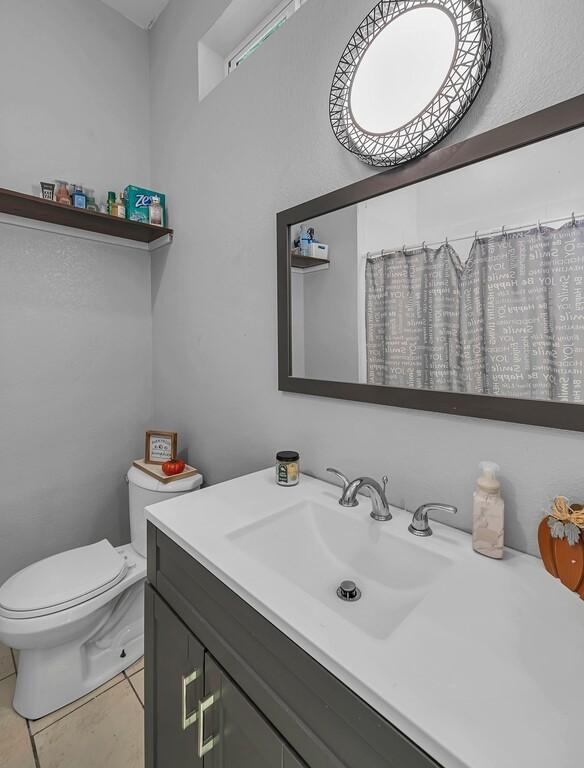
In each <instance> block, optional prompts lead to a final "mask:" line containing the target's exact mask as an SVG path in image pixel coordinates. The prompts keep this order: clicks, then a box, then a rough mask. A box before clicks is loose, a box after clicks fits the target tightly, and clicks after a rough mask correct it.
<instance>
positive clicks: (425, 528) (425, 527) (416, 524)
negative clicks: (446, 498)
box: [408, 502, 458, 536]
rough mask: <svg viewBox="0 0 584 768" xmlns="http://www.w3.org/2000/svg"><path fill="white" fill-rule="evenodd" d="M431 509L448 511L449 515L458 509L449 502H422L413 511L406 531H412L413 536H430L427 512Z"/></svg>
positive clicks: (430, 530)
mask: <svg viewBox="0 0 584 768" xmlns="http://www.w3.org/2000/svg"><path fill="white" fill-rule="evenodd" d="M432 510H433V511H435V512H449V513H450V514H451V515H455V514H456V513H457V512H458V509H457V508H456V507H453V506H452V505H451V504H437V503H436V502H432V503H430V504H422V506H421V507H418V508H417V509H416V511H415V512H414V516H413V518H412V522H411V524H410V526H409V528H408V531H409V532H410V533H413V534H414V536H431V535H432V529H431V528H430V525H429V523H428V512H430V511H432Z"/></svg>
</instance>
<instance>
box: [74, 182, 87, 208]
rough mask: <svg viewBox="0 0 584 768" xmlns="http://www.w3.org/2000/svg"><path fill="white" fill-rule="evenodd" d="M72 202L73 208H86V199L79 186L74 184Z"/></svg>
mask: <svg viewBox="0 0 584 768" xmlns="http://www.w3.org/2000/svg"><path fill="white" fill-rule="evenodd" d="M72 201H73V208H83V209H85V208H87V197H86V195H85V192H84V191H83V187H82V186H81V185H80V184H75V185H74V186H73V195H72Z"/></svg>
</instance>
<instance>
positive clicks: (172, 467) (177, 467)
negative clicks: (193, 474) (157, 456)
mask: <svg viewBox="0 0 584 768" xmlns="http://www.w3.org/2000/svg"><path fill="white" fill-rule="evenodd" d="M185 466H186V464H185V463H184V461H181V460H180V459H171V460H170V461H165V462H164V464H163V465H162V471H163V472H164V474H165V475H167V476H168V477H171V476H172V475H180V473H181V472H184V469H185Z"/></svg>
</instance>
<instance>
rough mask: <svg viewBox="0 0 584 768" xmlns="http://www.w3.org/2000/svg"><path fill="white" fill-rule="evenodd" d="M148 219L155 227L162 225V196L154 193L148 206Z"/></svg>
mask: <svg viewBox="0 0 584 768" xmlns="http://www.w3.org/2000/svg"><path fill="white" fill-rule="evenodd" d="M148 221H149V222H150V224H153V225H154V226H155V227H161V226H162V206H161V205H160V198H159V197H157V196H156V195H154V197H153V198H152V202H151V203H150V206H149V207H148Z"/></svg>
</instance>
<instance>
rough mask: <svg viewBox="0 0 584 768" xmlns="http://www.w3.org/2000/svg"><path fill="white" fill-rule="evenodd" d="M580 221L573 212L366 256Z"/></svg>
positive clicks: (583, 217) (375, 256) (371, 256)
mask: <svg viewBox="0 0 584 768" xmlns="http://www.w3.org/2000/svg"><path fill="white" fill-rule="evenodd" d="M578 219H584V214H581V215H578V216H576V214H575V213H574V212H572V213H571V214H570V215H569V216H562V218H561V219H548V220H547V221H537V222H536V223H535V224H524V225H523V226H521V227H511V228H509V229H508V228H507V227H504V226H503V227H499V228H498V229H492V230H490V231H488V232H483V233H482V234H481V235H479V231H478V230H477V231H476V232H475V233H474V235H467V236H466V237H455V238H454V239H453V240H449V239H448V238H447V237H445V238H444V240H434V242H430V243H427V242H426V241H425V240H424V241H423V242H422V243H420V244H419V245H410V246H407V247H406V245H405V243H404V245H402V247H401V248H399V247H398V248H382V249H381V250H380V251H372V252H369V253H367V254H366V255H365V257H366V258H367V259H370V260H373V259H380V258H381V257H382V256H385V255H386V254H388V253H396V252H403V253H406V252H407V251H417V250H420V249H422V250H423V249H425V248H428V247H429V246H431V245H450V243H459V242H461V241H463V240H470V239H471V238H473V240H474V241H475V242H476V241H477V240H479V239H481V238H483V237H489V236H490V235H497V234H501V235H508V234H510V233H514V232H521V230H523V229H525V230H529V229H535V228H536V227H537V228H538V229H541V228H542V227H543V226H544V225H546V224H559V223H560V222H562V221H571V222H572V224H573V226H576V221H577V220H578Z"/></svg>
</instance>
